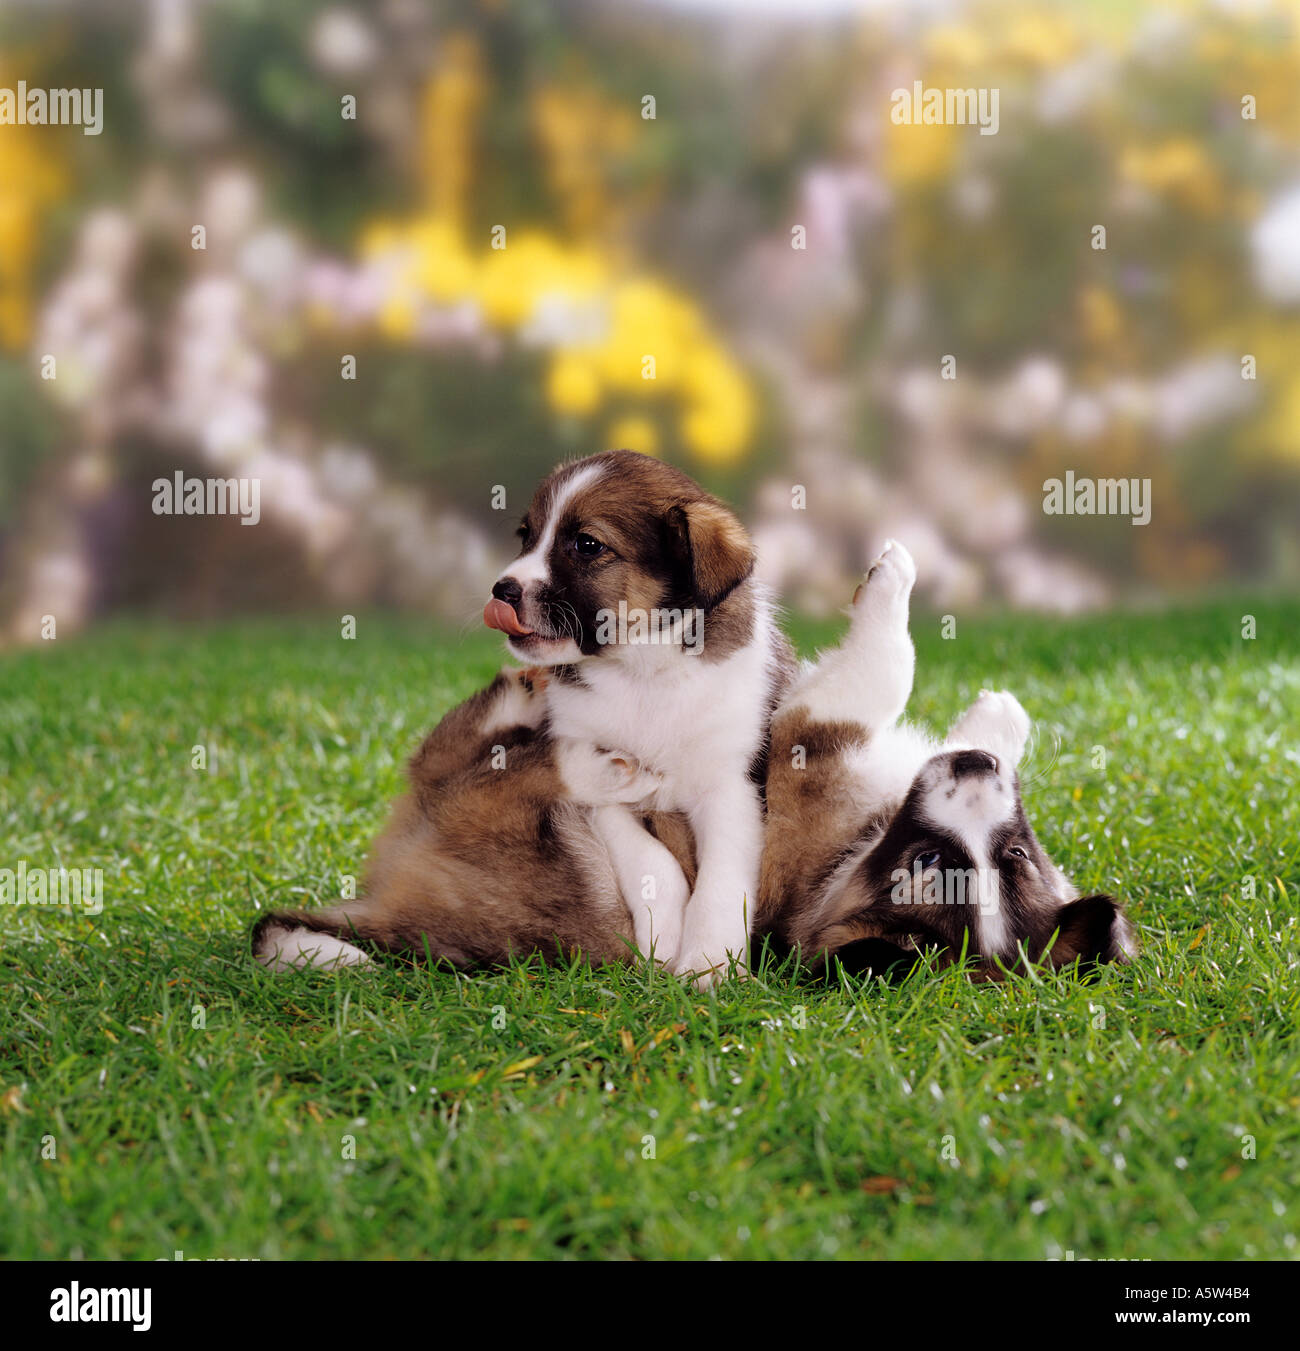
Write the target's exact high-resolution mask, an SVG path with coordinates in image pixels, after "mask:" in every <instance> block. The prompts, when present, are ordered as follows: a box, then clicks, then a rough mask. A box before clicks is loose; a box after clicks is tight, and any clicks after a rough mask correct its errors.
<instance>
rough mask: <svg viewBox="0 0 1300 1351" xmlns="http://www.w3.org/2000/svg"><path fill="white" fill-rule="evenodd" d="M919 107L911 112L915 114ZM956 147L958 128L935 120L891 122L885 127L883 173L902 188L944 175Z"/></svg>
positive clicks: (930, 180) (950, 164) (950, 163)
mask: <svg viewBox="0 0 1300 1351" xmlns="http://www.w3.org/2000/svg"><path fill="white" fill-rule="evenodd" d="M918 115H919V110H914V111H913V116H918ZM956 150H957V128H956V127H955V126H952V125H950V124H948V123H944V122H936V123H933V124H932V125H929V126H927V125H926V124H925V123H923V122H910V123H909V122H901V123H899V122H894V121H893V120H892V118H891V120H890V121H889V123H888V124H887V125H886V128H885V174H886V176H887V177H888V178H889V180H890V181H891V182H893V183H899V184H902V185H903V186H905V187H909V186H913V187H914V186H920V185H922V184H925V183H932V182H934V181H935V180H936V179H941V178H943V177H945V176H946V174H947V173H948V171H949V169H950V168H951V167H952V162H953V158H954V156H955V154H956Z"/></svg>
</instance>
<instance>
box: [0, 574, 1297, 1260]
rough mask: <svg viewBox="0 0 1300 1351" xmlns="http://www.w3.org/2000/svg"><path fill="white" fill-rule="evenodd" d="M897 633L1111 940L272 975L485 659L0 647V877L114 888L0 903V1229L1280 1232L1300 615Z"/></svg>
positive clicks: (249, 1250) (113, 644) (589, 1243)
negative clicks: (1074, 953) (1113, 943)
mask: <svg viewBox="0 0 1300 1351" xmlns="http://www.w3.org/2000/svg"><path fill="white" fill-rule="evenodd" d="M1246 612H1250V613H1253V614H1254V615H1255V616H1256V618H1257V623H1258V637H1257V638H1256V639H1254V640H1253V641H1243V639H1242V636H1241V616H1242V614H1243V613H1246ZM794 627H795V628H796V631H797V635H798V637H799V639H800V641H801V643H802V645H803V646H804V648H805V649H810V648H811V646H812V645H813V644H814V643H815V642H817V641H820V640H823V639H825V638H827V637H829V635H830V634H831V633H832V632H833V626H828V625H823V626H813V625H796V626H794ZM913 627H914V632H915V634H916V636H917V640H918V650H919V661H918V679H917V691H916V696H915V698H914V700H913V703H912V709H911V711H912V713H913V715H914V716H916V717H924V718H926V719H929V720H933V721H940V722H942V721H944V720H946V719H948V718H949V717H951V716H952V715H953V714H955V713H956V712H958V711H959V709H960V708H961V707H962V706H964V704H965V703H966V702H967V701H968V700H970V699H971V698H972V697H973V696H974V694H975V693H976V692H977V691H978V690H979V689H980V687H981V686H984V685H993V686H1005V687H1007V688H1010V689H1012V690H1014V691H1015V693H1016V694H1018V695H1019V697H1020V699H1021V701H1022V702H1023V703H1024V705H1025V706H1026V708H1027V709H1028V710H1029V712H1030V714H1031V715H1032V716H1033V717H1034V718H1035V719H1036V720H1037V726H1036V741H1035V745H1034V749H1033V751H1032V753H1031V756H1030V761H1029V764H1028V767H1027V768H1026V769H1025V770H1024V777H1025V779H1026V781H1027V783H1028V784H1029V786H1028V787H1027V791H1026V802H1027V806H1028V810H1029V814H1030V817H1031V819H1032V820H1033V822H1034V824H1035V826H1036V828H1037V830H1038V833H1039V835H1040V837H1041V839H1042V840H1043V843H1044V845H1045V847H1046V848H1047V849H1048V851H1049V852H1050V853H1051V854H1052V855H1053V856H1054V857H1055V858H1056V859H1057V860H1058V861H1059V862H1060V863H1062V865H1063V866H1065V867H1066V868H1067V869H1068V870H1069V871H1070V872H1071V873H1072V874H1073V876H1074V877H1075V880H1076V881H1077V882H1078V883H1079V885H1080V886H1081V887H1083V888H1084V889H1086V890H1113V891H1115V892H1117V893H1119V894H1121V895H1123V896H1124V897H1126V898H1127V899H1128V902H1129V905H1130V912H1131V914H1132V915H1133V916H1134V918H1135V920H1136V922H1137V924H1138V926H1139V929H1140V934H1141V939H1142V942H1143V948H1144V951H1143V955H1142V957H1141V959H1140V960H1139V961H1138V963H1137V964H1136V965H1135V966H1133V967H1131V968H1129V969H1125V970H1119V969H1113V968H1112V969H1108V970H1106V971H1104V972H1103V973H1102V974H1101V975H1100V977H1099V978H1098V979H1097V980H1095V981H1094V982H1092V983H1082V982H1080V981H1079V980H1078V979H1077V978H1071V977H1069V976H1061V977H1054V976H1051V977H1043V978H1042V979H1039V980H1028V979H1019V980H1015V981H1011V982H1008V983H1006V984H1004V985H1001V986H979V987H976V986H972V985H970V984H969V983H968V982H966V981H964V980H963V979H962V978H961V976H960V975H959V974H957V973H955V972H951V971H950V972H946V973H943V974H937V975H936V974H933V973H930V972H927V971H919V972H917V973H915V974H913V976H912V977H911V978H909V979H908V980H907V981H905V982H904V983H902V984H901V985H899V986H896V987H888V986H885V985H883V984H881V983H879V982H872V983H859V982H855V981H850V980H843V981H841V982H840V983H838V984H837V983H827V982H821V983H819V982H816V981H813V980H808V979H803V980H800V979H797V978H796V977H795V976H793V975H792V974H791V973H790V972H789V971H788V970H776V971H768V972H767V973H766V974H765V975H764V976H763V978H761V979H757V980H753V981H750V982H747V983H743V984H739V985H736V984H733V985H731V986H729V987H727V988H725V989H723V990H722V992H721V993H719V994H718V995H717V996H716V997H712V996H700V995H698V994H696V993H693V992H691V991H689V990H687V989H685V988H683V987H682V986H680V985H679V984H678V983H676V982H675V981H674V980H672V979H671V978H668V977H664V976H661V975H650V974H647V973H646V972H644V971H641V970H631V969H618V970H594V971H593V970H590V969H586V968H583V967H582V966H575V967H574V968H573V969H568V968H559V969H546V968H544V967H542V966H541V965H540V964H538V963H527V964H523V965H520V966H518V967H516V968H514V969H511V970H509V971H505V972H500V973H496V974H488V975H476V976H474V977H472V978H464V977H457V976H455V975H452V974H450V973H448V972H445V971H434V972H430V971H428V970H421V969H419V968H416V967H412V966H409V965H406V964H402V963H397V962H394V963H391V964H380V963H377V964H375V965H373V966H372V967H369V968H365V969H361V970H354V971H346V972H343V973H341V974H338V975H333V974H323V973H311V972H305V973H295V974H292V975H288V976H274V977H272V976H268V975H266V974H264V973H263V972H262V971H261V970H260V969H258V968H256V967H255V966H254V965H253V963H252V962H251V960H250V958H249V957H248V954H247V948H246V931H247V927H248V925H249V923H250V921H251V920H252V919H253V918H254V916H255V915H256V913H257V911H258V908H259V907H268V906H272V905H276V904H282V903H296V904H301V903H303V902H304V901H306V900H309V899H318V898H321V899H323V898H326V897H330V896H334V895H336V894H337V892H338V889H339V885H340V883H339V878H340V875H343V874H358V873H359V872H360V870H361V865H362V861H363V858H364V854H365V850H366V847H367V845H368V842H369V840H370V838H371V836H372V835H373V833H374V832H375V831H376V829H377V828H378V827H379V825H380V824H381V822H382V820H383V818H384V815H385V811H386V807H387V804H388V801H389V799H390V798H391V797H392V796H393V795H394V794H395V793H396V792H397V791H398V789H399V786H400V782H401V773H402V766H403V763H404V760H405V757H406V756H407V755H408V754H409V752H410V751H411V750H412V749H413V748H414V746H415V745H416V743H417V742H418V740H419V739H420V737H421V736H422V735H423V733H424V731H425V730H426V729H427V728H428V727H429V726H431V725H432V723H433V722H434V721H436V720H437V718H438V717H439V716H440V715H441V714H442V713H443V712H444V711H445V710H446V709H447V708H449V707H450V706H451V705H452V704H453V703H455V702H456V701H458V700H460V699H461V698H463V697H464V696H465V695H467V694H469V693H470V692H471V691H472V690H473V689H475V688H476V687H477V686H478V685H480V684H481V683H482V682H484V681H485V680H486V679H487V678H488V676H489V675H490V673H491V672H492V671H493V670H494V669H495V668H496V666H497V665H498V664H499V652H500V649H499V646H498V644H497V643H496V642H495V641H494V640H493V639H492V638H491V637H490V636H489V635H486V634H479V633H477V632H474V633H470V634H467V635H466V636H463V637H461V636H456V635H450V636H449V635H445V634H444V635H443V636H442V637H441V638H437V637H432V636H430V633H429V632H428V630H427V627H425V626H421V625H419V624H416V623H412V622H401V623H399V622H396V621H389V620H385V621H382V622H381V621H379V620H373V621H372V620H368V619H367V618H365V617H364V616H363V617H362V619H361V623H360V628H359V633H358V637H357V639H356V640H355V641H352V642H345V641H341V640H340V638H339V637H338V626H337V623H336V622H335V621H333V620H328V621H327V620H322V621H320V622H319V623H314V622H312V621H306V620H295V621H292V622H286V623H282V624H281V623H274V624H273V623H260V624H242V625H238V626H233V625H232V626H230V627H224V628H219V629H201V630H198V629H196V630H193V631H186V630H178V629H174V628H163V627H155V626H149V625H143V624H137V625H130V626H117V627H109V628H106V629H102V630H99V631H98V632H96V633H94V634H92V635H91V636H89V637H85V638H76V639H72V638H69V639H60V640H59V641H57V642H55V643H52V644H47V645H45V646H44V647H43V648H42V649H41V650H39V651H32V652H26V653H19V654H10V655H7V656H5V657H3V658H0V825H2V830H3V836H2V838H3V855H2V856H0V867H9V868H15V867H16V866H17V862H18V861H19V860H22V859H25V860H26V861H27V865H28V867H29V868H37V867H43V868H49V867H57V866H59V865H60V864H62V865H64V866H67V867H78V868H102V869H103V874H104V898H105V899H104V910H103V913H102V914H101V915H99V916H97V917H94V918H91V917H88V916H86V915H84V914H75V915H74V914H70V913H65V912H63V911H59V910H54V909H49V908H46V909H43V910H42V909H36V908H33V907H26V908H16V907H13V906H3V907H0V1141H2V1153H0V1174H2V1179H0V1253H3V1254H4V1255H5V1256H9V1257H51V1258H64V1257H68V1256H73V1257H76V1256H84V1257H88V1258H111V1257H130V1258H158V1257H165V1256H170V1255H171V1254H172V1253H173V1252H174V1251H175V1250H177V1249H181V1250H183V1251H184V1253H185V1255H186V1256H187V1257H225V1258H239V1257H245V1258H248V1257H262V1258H304V1257H333V1258H340V1257H423V1256H428V1257H470V1256H475V1255H491V1256H498V1257H557V1256H561V1257H610V1258H620V1257H642V1258H649V1257H658V1258H663V1257H687V1258H705V1257H711V1256H715V1255H716V1256H721V1257H726V1258H745V1257H753V1258H790V1257H890V1258H990V1257H1000V1258H1030V1259H1042V1258H1045V1257H1063V1256H1065V1254H1066V1253H1067V1252H1072V1253H1073V1254H1074V1256H1075V1258H1076V1259H1082V1258H1094V1259H1095V1258H1102V1257H1106V1258H1119V1257H1126V1258H1177V1257H1198V1256H1199V1257H1216V1258H1239V1257H1257V1258H1278V1257H1296V1256H1300V1250H1298V1249H1297V1241H1296V1232H1297V1228H1300V1220H1298V1218H1297V1216H1296V1214H1295V1209H1294V1206H1295V1201H1296V1197H1297V1196H1298V1195H1300V1149H1298V1147H1300V1110H1298V1109H1300V1047H1298V1046H1297V1041H1296V1037H1295V1030H1296V1021H1297V1017H1296V1015H1297V1008H1298V1006H1300V981H1298V980H1297V955H1296V948H1297V943H1296V938H1297V920H1296V915H1297V892H1298V889H1300V806H1298V805H1297V804H1298V801H1300V793H1297V790H1296V778H1297V759H1298V755H1300V752H1298V751H1297V730H1298V725H1300V717H1298V711H1300V697H1298V695H1300V636H1298V635H1300V603H1295V602H1284V601H1268V602H1265V601H1262V600H1261V601H1258V602H1257V603H1246V602H1241V601H1235V602H1217V603H1214V604H1212V605H1208V606H1204V607H1201V608H1198V609H1195V610H1190V611H1181V612H1173V613H1168V614H1156V615H1129V616H1118V617H1109V618H1100V619H1088V620H1083V621H1078V622H1068V623H1066V622H1059V623H1058V622H1047V621H1043V620H1037V619H1027V618H1021V617H1005V618H996V619H988V620H983V621H979V622H975V621H970V622H967V621H962V623H961V627H960V629H959V633H958V636H957V638H956V639H955V640H951V641H944V640H942V639H941V638H940V636H939V625H938V622H937V620H935V621H926V620H924V619H921V620H918V621H916V622H915V623H914V626H913ZM199 744H203V745H206V746H208V747H215V748H216V766H215V772H210V771H211V765H210V766H209V772H204V771H198V770H195V769H193V768H192V767H191V757H192V748H193V747H195V746H196V745H199ZM1097 748H1099V749H1097ZM1246 878H1251V879H1253V888H1252V886H1251V885H1250V884H1249V883H1247V882H1245V881H1244V880H1243V879H1246ZM51 1152H53V1154H54V1157H48V1155H49V1154H50V1153H51Z"/></svg>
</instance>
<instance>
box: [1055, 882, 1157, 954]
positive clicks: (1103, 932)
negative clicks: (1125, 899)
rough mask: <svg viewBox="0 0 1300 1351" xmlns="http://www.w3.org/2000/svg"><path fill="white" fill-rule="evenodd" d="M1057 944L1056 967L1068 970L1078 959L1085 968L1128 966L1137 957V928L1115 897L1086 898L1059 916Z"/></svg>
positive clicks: (1064, 908)
mask: <svg viewBox="0 0 1300 1351" xmlns="http://www.w3.org/2000/svg"><path fill="white" fill-rule="evenodd" d="M1055 923H1056V928H1057V929H1058V931H1059V932H1058V933H1057V935H1056V942H1055V943H1053V944H1052V951H1051V959H1052V965H1053V966H1055V967H1061V966H1068V965H1069V964H1070V963H1071V962H1072V961H1074V959H1075V958H1076V957H1077V958H1078V959H1079V962H1080V964H1081V965H1083V966H1092V965H1094V964H1095V963H1097V962H1127V961H1129V960H1130V959H1131V958H1133V957H1135V956H1137V943H1136V942H1135V941H1134V938H1133V926H1132V925H1131V924H1130V923H1129V922H1128V920H1127V919H1126V918H1125V917H1124V912H1123V910H1122V909H1121V908H1120V903H1119V902H1118V901H1117V900H1116V899H1115V898H1114V897H1113V896H1083V897H1081V898H1080V899H1079V900H1077V901H1071V902H1070V903H1069V904H1068V905H1063V906H1062V907H1061V908H1060V909H1059V910H1058V911H1057V912H1056V921H1055Z"/></svg>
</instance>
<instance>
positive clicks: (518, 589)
mask: <svg viewBox="0 0 1300 1351" xmlns="http://www.w3.org/2000/svg"><path fill="white" fill-rule="evenodd" d="M492 594H493V596H495V597H496V599H497V600H503V601H505V603H506V604H507V605H516V606H517V605H518V604H519V602H520V601H521V600H523V598H524V588H523V587H522V586H520V585H519V583H518V582H517V581H515V579H514V578H513V577H502V579H501V580H500V581H499V582H498V583H497V584H496V585H495V586H494V587H493V588H492Z"/></svg>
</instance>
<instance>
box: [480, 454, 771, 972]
mask: <svg viewBox="0 0 1300 1351" xmlns="http://www.w3.org/2000/svg"><path fill="white" fill-rule="evenodd" d="M519 536H520V553H519V557H518V558H516V559H515V561H514V562H513V563H511V564H510V566H509V567H508V568H507V569H506V571H505V572H504V573H503V575H502V576H501V577H500V579H499V580H498V581H497V583H496V585H495V586H494V587H493V589H492V599H491V600H490V601H489V602H488V604H487V606H486V608H485V610H484V619H485V620H486V621H487V623H488V624H490V625H492V626H493V627H495V628H499V629H501V630H502V631H503V632H505V633H506V635H507V638H508V646H509V648H510V651H511V652H512V653H513V654H514V655H515V656H517V657H519V658H520V659H521V660H523V661H525V662H528V663H532V664H542V665H546V666H549V667H552V668H553V674H552V677H551V679H550V680H549V682H548V685H547V689H546V709H547V721H546V725H547V730H548V732H549V734H550V736H551V737H552V738H553V740H554V742H555V746H556V754H557V759H558V762H559V765H560V771H561V774H562V776H563V778H564V781H565V784H566V790H567V794H568V796H570V797H571V798H573V799H574V800H576V801H581V802H590V803H601V800H602V792H603V789H602V785H601V776H602V775H603V773H604V769H605V765H604V760H603V758H602V756H603V753H605V752H608V751H616V752H617V753H618V754H619V755H620V756H621V757H623V758H625V759H627V760H629V761H631V762H634V763H635V764H636V765H637V766H638V767H639V768H640V769H641V770H642V771H644V772H648V773H650V774H652V775H653V776H654V778H655V781H656V782H655V786H654V788H653V791H651V792H649V793H647V794H646V795H645V796H644V797H643V798H642V799H640V800H639V801H637V802H636V803H634V804H631V805H630V806H628V805H621V804H604V805H601V806H600V807H599V809H598V810H597V811H595V812H594V813H593V828H594V829H595V831H596V833H597V835H598V836H599V837H600V838H601V839H602V840H603V841H604V842H605V844H606V846H607V847H608V850H609V854H610V857H611V859H612V861H613V864H614V867H615V870H616V872H617V873H618V876H619V881H620V884H621V887H622V890H623V894H624V897H625V899H626V901H627V903H628V904H629V906H630V907H631V908H632V911H633V920H634V928H635V933H636V939H637V943H638V946H639V947H640V948H641V950H642V951H643V952H646V953H649V952H650V951H651V949H652V947H653V951H654V955H655V957H656V959H657V960H659V961H662V962H664V963H665V964H667V965H668V966H669V967H670V968H671V969H672V970H673V971H675V972H677V973H679V974H687V973H694V974H695V975H696V976H697V977H698V978H699V980H700V983H701V984H708V983H709V981H710V980H711V979H713V978H715V977H716V976H718V975H722V974H725V973H726V971H727V969H728V959H729V958H734V959H736V960H737V961H739V962H740V963H741V964H742V966H743V964H744V963H745V961H746V952H747V943H748V934H749V924H750V922H751V920H752V917H753V913H754V911H755V908H756V904H757V895H758V870H759V857H760V854H761V851H762V843H763V841H762V829H763V807H762V798H761V795H760V784H761V782H762V776H763V770H764V764H765V754H766V749H767V728H768V721H769V719H770V717H771V713H772V709H773V707H774V706H775V703H776V699H777V697H778V696H779V694H780V691H781V689H782V688H783V687H784V684H785V682H786V681H787V680H788V679H789V678H790V677H791V675H792V674H793V671H794V659H793V656H792V654H791V651H790V647H789V644H788V643H787V642H786V640H785V638H784V636H783V635H782V634H781V632H780V630H779V629H778V627H777V625H776V623H775V621H774V618H773V607H772V604H771V601H770V599H769V598H768V595H767V593H766V592H765V591H764V590H763V588H762V587H761V586H760V585H759V584H758V583H757V582H755V581H754V579H753V577H752V576H751V574H752V572H753V568H754V551H753V548H752V546H751V544H750V541H749V536H748V535H747V534H746V532H745V529H744V527H743V526H742V525H741V523H740V521H739V520H738V519H737V518H736V516H735V515H734V514H733V513H732V511H731V510H730V509H729V508H728V507H726V506H725V505H724V504H723V503H722V502H720V501H719V500H718V499H717V498H715V497H712V496H710V495H709V494H708V493H706V492H705V491H704V490H703V489H702V488H701V487H700V486H699V485H698V484H697V483H695V482H694V481H693V480H691V479H690V478H688V477H687V476H686V475H685V474H683V473H681V472H680V471H679V470H677V469H674V468H672V467H671V466H670V465H666V464H664V463H662V462H661V461H659V460H655V459H652V458H650V457H649V456H646V455H638V454H635V453H634V452H632V451H627V450H615V451H607V452H606V453H604V454H601V455H593V456H591V457H590V458H589V459H585V460H580V461H578V462H577V463H574V464H568V465H564V466H562V467H561V468H559V469H557V470H556V471H555V472H554V473H553V474H551V475H550V476H549V477H548V478H547V479H545V481H544V482H543V483H542V484H541V486H540V487H539V488H538V489H537V492H536V494H535V495H534V497H533V500H532V502H531V503H530V504H529V507H528V510H527V512H526V513H525V514H524V518H523V521H522V523H521V525H520V527H519ZM589 770H590V771H591V772H593V773H594V775H595V777H596V782H595V783H588V782H587V781H586V779H585V777H584V776H585V774H586V773H587V772H588V771H589ZM647 811H679V812H681V813H683V814H684V815H685V817H686V819H687V821H688V822H689V824H690V827H691V831H692V834H693V836H694V839H695V845H696V851H697V855H698V860H699V871H698V874H697V876H696V878H695V882H694V886H693V888H692V889H691V892H690V896H689V900H687V898H686V897H685V896H684V894H683V891H682V884H681V881H680V870H679V869H676V868H673V867H671V866H670V860H668V859H667V858H665V857H664V856H663V850H662V849H661V848H659V847H657V846H656V845H655V842H654V840H653V838H652V837H650V836H649V835H648V833H647V831H646V829H645V827H644V825H643V823H642V822H641V820H640V814H643V813H644V812H647Z"/></svg>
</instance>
